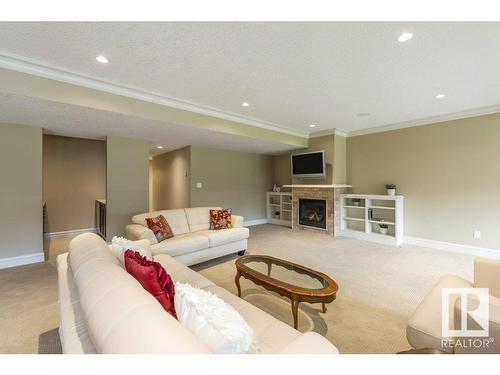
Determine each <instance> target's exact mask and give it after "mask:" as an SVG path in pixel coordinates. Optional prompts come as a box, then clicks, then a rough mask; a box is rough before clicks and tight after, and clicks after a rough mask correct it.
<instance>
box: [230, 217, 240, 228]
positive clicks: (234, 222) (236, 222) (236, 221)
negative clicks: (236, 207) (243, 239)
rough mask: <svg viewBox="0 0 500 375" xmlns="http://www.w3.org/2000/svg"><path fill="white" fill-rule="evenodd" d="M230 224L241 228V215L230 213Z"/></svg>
mask: <svg viewBox="0 0 500 375" xmlns="http://www.w3.org/2000/svg"><path fill="white" fill-rule="evenodd" d="M231 226H232V227H233V228H241V227H242V226H243V216H238V215H231Z"/></svg>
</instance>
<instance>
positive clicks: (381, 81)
mask: <svg viewBox="0 0 500 375" xmlns="http://www.w3.org/2000/svg"><path fill="white" fill-rule="evenodd" d="M402 31H411V32H413V33H414V38H413V39H411V40H410V41H409V42H407V43H398V42H397V37H398V36H399V34H400V33H401V32H402ZM499 45H500V23H495V22H490V23H446V22H442V23H375V22H373V23H339V22H337V23H262V22H261V23H73V22H66V23H0V54H2V53H3V54H7V55H18V56H20V57H24V58H29V59H32V60H35V61H38V62H40V63H42V64H46V65H49V66H54V67H59V68H61V69H62V70H69V71H73V72H77V73H79V74H82V75H85V76H90V77H94V78H98V79H101V80H104V81H109V82H113V83H118V84H121V85H126V86H131V87H136V88H140V89H142V90H146V91H149V92H152V93H156V94H160V95H163V96H167V97H170V98H176V99H179V100H182V101H186V102H190V103H194V104H199V105H202V106H204V107H210V108H214V109H217V110H220V111H224V112H226V113H233V114H238V115H242V116H245V117H249V118H253V119H256V120H260V121H263V122H267V123H273V124H276V125H278V126H281V127H286V128H289V129H294V130H297V131H302V132H309V131H310V130H311V129H309V127H308V125H309V124H311V123H314V124H317V125H318V127H317V128H315V129H314V130H315V131H324V130H327V129H333V128H340V129H344V130H346V131H359V130H362V129H368V128H375V127H380V126H387V125H391V124H398V123H402V122H408V121H415V120H419V119H424V118H429V117H435V116H442V115H447V114H451V113H457V112H462V111H468V110H473V109H477V108H483V107H490V106H496V105H499V104H500V74H498V67H499V66H500V49H499V48H498V46H499ZM99 54H103V55H105V56H107V57H108V58H109V60H110V63H109V64H107V65H102V64H99V63H97V62H96V61H95V56H96V55H99ZM438 93H445V94H446V97H445V98H444V99H441V100H436V99H435V95H436V94H438ZM244 101H246V102H248V103H250V106H249V107H247V108H243V107H241V103H242V102H244ZM359 113H369V114H370V115H368V116H357V114H359Z"/></svg>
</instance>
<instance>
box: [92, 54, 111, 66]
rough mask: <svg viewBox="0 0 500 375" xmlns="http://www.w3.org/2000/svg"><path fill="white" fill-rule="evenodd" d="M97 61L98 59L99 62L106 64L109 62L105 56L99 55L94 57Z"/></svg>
mask: <svg viewBox="0 0 500 375" xmlns="http://www.w3.org/2000/svg"><path fill="white" fill-rule="evenodd" d="M95 59H96V60H97V61H99V62H100V63H101V64H107V63H109V60H108V59H107V58H106V56H103V55H99V56H97V57H96V58H95Z"/></svg>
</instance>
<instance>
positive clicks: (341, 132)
mask: <svg viewBox="0 0 500 375" xmlns="http://www.w3.org/2000/svg"><path fill="white" fill-rule="evenodd" d="M332 134H335V135H340V136H342V137H349V134H350V133H349V132H348V131H347V130H344V129H338V128H334V129H325V130H320V131H317V132H314V133H309V137H308V138H309V139H311V138H316V137H321V136H324V135H332Z"/></svg>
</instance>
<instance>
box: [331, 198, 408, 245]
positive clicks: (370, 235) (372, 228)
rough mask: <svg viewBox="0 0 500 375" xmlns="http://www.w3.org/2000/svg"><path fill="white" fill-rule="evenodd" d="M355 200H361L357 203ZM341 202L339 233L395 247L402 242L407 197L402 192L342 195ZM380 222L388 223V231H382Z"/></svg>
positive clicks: (337, 234)
mask: <svg viewBox="0 0 500 375" xmlns="http://www.w3.org/2000/svg"><path fill="white" fill-rule="evenodd" d="M353 199H354V200H356V199H359V200H360V202H359V203H358V205H356V203H355V202H354V201H353ZM340 204H341V207H340V231H339V232H338V233H336V236H345V237H351V238H356V239H359V240H364V241H372V242H378V243H383V244H390V245H396V246H399V245H401V244H402V243H403V236H404V197H403V196H402V195H394V196H391V195H370V194H342V195H341V196H340ZM370 211H371V213H372V216H371V217H370ZM379 224H386V225H387V226H388V229H387V234H382V233H380V227H379Z"/></svg>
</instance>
